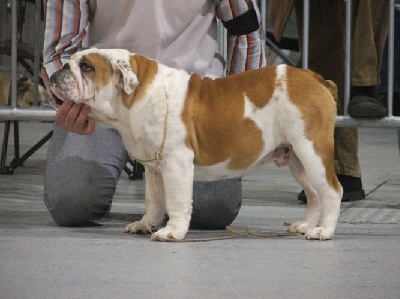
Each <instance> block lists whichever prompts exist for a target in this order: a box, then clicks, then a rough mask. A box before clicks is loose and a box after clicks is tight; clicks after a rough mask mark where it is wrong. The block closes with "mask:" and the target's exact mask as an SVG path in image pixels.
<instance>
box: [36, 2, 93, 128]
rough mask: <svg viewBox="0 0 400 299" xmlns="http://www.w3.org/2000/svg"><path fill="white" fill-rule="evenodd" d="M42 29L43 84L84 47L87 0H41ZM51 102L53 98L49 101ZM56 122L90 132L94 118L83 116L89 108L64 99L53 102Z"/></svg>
mask: <svg viewBox="0 0 400 299" xmlns="http://www.w3.org/2000/svg"><path fill="white" fill-rule="evenodd" d="M44 9H45V32H44V42H43V68H42V76H43V79H44V81H45V84H46V85H47V87H48V86H49V78H50V76H51V75H52V74H53V73H54V72H56V71H57V70H59V69H60V68H61V67H62V66H63V64H65V63H66V62H67V61H68V60H69V58H70V57H71V55H72V54H74V53H75V52H77V51H78V50H79V49H81V48H85V47H88V45H89V43H88V29H89V5H88V1H86V0H81V1H74V0H64V1H44ZM53 101H54V100H53ZM54 106H55V108H56V109H57V114H56V122H57V123H58V124H59V125H60V126H62V127H63V128H65V129H66V130H68V131H71V132H74V133H78V134H90V133H92V132H93V130H94V121H93V120H91V119H87V116H88V113H89V109H88V108H87V107H86V106H85V105H82V104H75V103H73V102H71V101H68V100H67V101H65V102H64V103H63V105H61V106H60V105H59V104H57V103H54Z"/></svg>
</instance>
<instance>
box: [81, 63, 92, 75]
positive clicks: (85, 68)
mask: <svg viewBox="0 0 400 299" xmlns="http://www.w3.org/2000/svg"><path fill="white" fill-rule="evenodd" d="M79 67H80V69H81V70H82V71H83V72H90V71H92V70H93V68H92V66H91V65H90V64H89V63H87V62H84V61H82V62H81V63H79Z"/></svg>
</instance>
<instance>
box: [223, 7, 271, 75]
mask: <svg viewBox="0 0 400 299" xmlns="http://www.w3.org/2000/svg"><path fill="white" fill-rule="evenodd" d="M216 15H217V17H218V18H219V19H220V20H221V21H222V24H223V25H224V27H225V28H227V32H228V39H227V46H228V49H227V70H226V73H227V75H231V74H235V73H240V72H243V71H245V70H249V69H255V68H260V67H263V66H265V44H264V32H263V28H262V25H261V18H260V12H259V10H258V7H257V5H256V3H255V2H254V0H253V1H252V0H220V1H217V7H216Z"/></svg>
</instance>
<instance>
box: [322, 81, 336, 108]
mask: <svg viewBox="0 0 400 299" xmlns="http://www.w3.org/2000/svg"><path fill="white" fill-rule="evenodd" d="M321 79H322V78H321ZM321 83H322V85H324V86H325V87H326V88H327V89H328V90H329V92H330V93H331V94H332V96H333V98H334V100H335V102H336V103H337V101H338V88H337V85H336V83H335V82H333V81H331V80H324V79H322V81H321Z"/></svg>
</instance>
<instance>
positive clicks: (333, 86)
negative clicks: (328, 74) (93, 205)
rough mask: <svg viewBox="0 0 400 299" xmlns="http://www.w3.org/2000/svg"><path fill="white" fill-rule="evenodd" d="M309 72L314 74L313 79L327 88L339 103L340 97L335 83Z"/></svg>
mask: <svg viewBox="0 0 400 299" xmlns="http://www.w3.org/2000/svg"><path fill="white" fill-rule="evenodd" d="M306 71H307V72H310V73H312V75H313V77H314V78H315V79H316V80H317V81H318V82H319V83H321V84H322V85H323V86H325V88H326V89H328V90H329V92H330V93H331V94H332V97H333V99H334V100H335V102H336V103H337V102H338V99H339V96H338V88H337V85H336V83H335V82H333V81H332V80H325V79H324V78H323V77H322V76H321V75H319V74H317V73H315V72H313V71H311V70H309V69H307V70H306Z"/></svg>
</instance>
